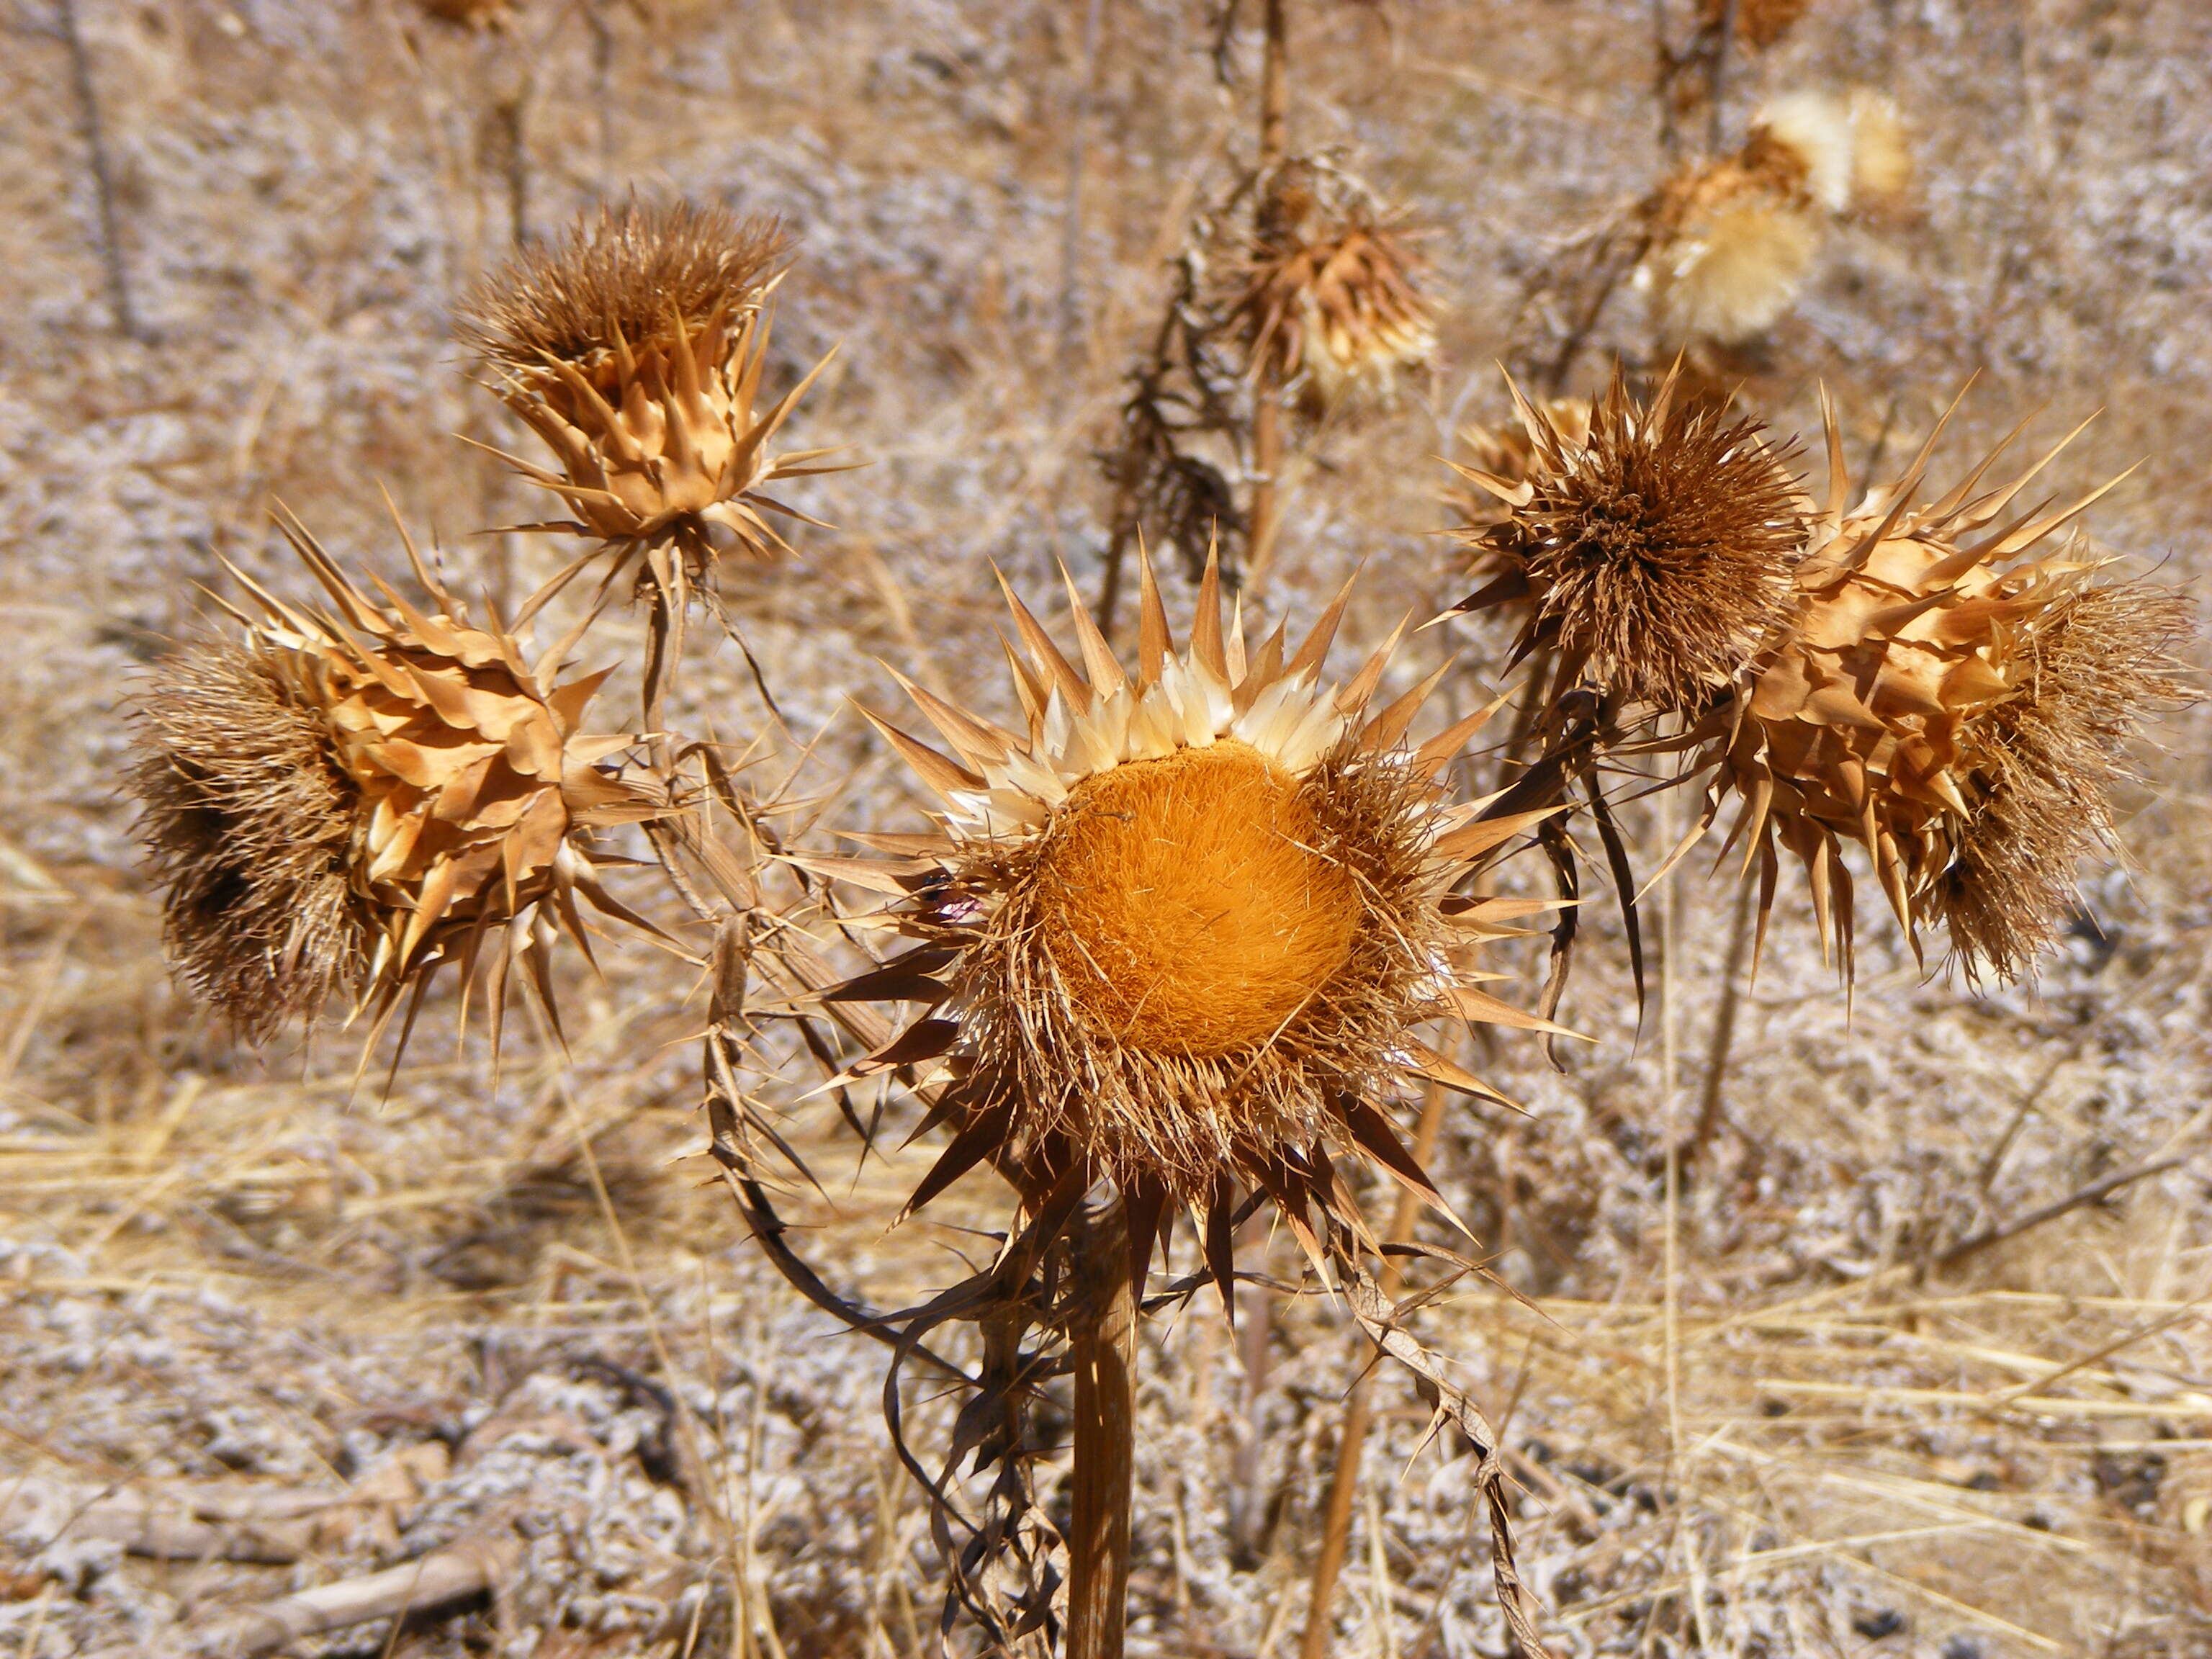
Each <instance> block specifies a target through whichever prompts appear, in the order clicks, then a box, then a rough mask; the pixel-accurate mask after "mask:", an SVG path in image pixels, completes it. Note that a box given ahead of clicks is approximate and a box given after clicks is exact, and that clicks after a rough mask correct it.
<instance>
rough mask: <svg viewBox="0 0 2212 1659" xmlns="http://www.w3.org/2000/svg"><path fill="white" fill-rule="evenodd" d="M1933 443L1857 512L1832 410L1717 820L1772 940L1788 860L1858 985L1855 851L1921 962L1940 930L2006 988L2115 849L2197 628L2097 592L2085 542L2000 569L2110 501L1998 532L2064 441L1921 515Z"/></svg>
mask: <svg viewBox="0 0 2212 1659" xmlns="http://www.w3.org/2000/svg"><path fill="white" fill-rule="evenodd" d="M1962 395H1963V394H1962ZM1955 407H1956V405H1955V404H1954V408H1955ZM1945 419H1946V420H1948V414H1947V415H1946V416H1945ZM1942 429H1943V422H1937V424H1936V429H1935V431H1934V432H1932V433H1931V434H1930V435H1929V439H1928V442H1927V445H1926V446H1925V447H1923V449H1922V451H1921V453H1920V454H1919V456H1918V458H1917V459H1916V460H1915V461H1914V462H1913V463H1912V465H1911V467H1910V468H1909V469H1908V470H1907V471H1906V473H1905V477H1903V478H1902V479H1901V480H1899V482H1898V483H1896V484H1894V485H1893V486H1891V487H1889V488H1887V489H1879V490H1875V491H1872V492H1870V493H1869V496H1868V499H1867V501H1865V503H1864V504H1863V505H1862V506H1861V507H1859V509H1858V510H1857V511H1856V512H1846V511H1845V510H1844V502H1845V501H1846V499H1847V496H1848V493H1849V482H1848V480H1847V479H1846V477H1844V470H1843V462H1842V447H1841V440H1840V438H1839V436H1838V431H1837V428H1836V425H1835V419H1834V416H1833V413H1832V411H1831V412H1830V414H1829V416H1828V441H1829V464H1830V468H1831V483H1830V495H1829V502H1828V507H1827V511H1826V514H1825V516H1824V517H1823V519H1822V520H1821V521H1820V524H1819V525H1818V526H1817V527H1816V529H1815V532H1814V539H1813V544H1812V552H1811V555H1810V556H1809V557H1808V559H1807V560H1806V561H1805V562H1804V563H1803V564H1802V565H1800V566H1799V567H1798V569H1797V573H1796V586H1797V591H1798V599H1797V614H1796V619H1795V621H1794V623H1793V624H1792V626H1791V627H1790V629H1789V630H1788V632H1787V633H1786V634H1785V635H1784V636H1783V637H1781V638H1780V639H1778V641H1775V642H1774V643H1773V644H1772V645H1771V647H1769V649H1768V650H1767V651H1766V652H1765V653H1764V654H1763V656H1762V659H1761V661H1760V664H1759V669H1758V671H1757V674H1756V679H1755V682H1754V684H1753V685H1752V687H1751V689H1750V690H1749V691H1748V692H1747V694H1746V695H1744V696H1742V698H1741V701H1740V702H1739V703H1738V704H1737V705H1736V706H1735V707H1732V708H1729V709H1726V710H1723V711H1719V712H1718V713H1717V714H1716V715H1715V716H1714V717H1713V721H1712V724H1711V727H1710V730H1711V734H1712V735H1711V742H1712V743H1713V744H1714V745H1715V746H1716V749H1717V750H1718V751H1719V753H1720V755H1721V766H1720V769H1719V771H1718V773H1717V779H1716V781H1715V783H1714V785H1713V787H1712V790H1711V796H1710V799H1709V802H1708V808H1707V819H1708V821H1710V819H1711V814H1712V812H1713V811H1714V810H1716V809H1717V805H1718V804H1719V802H1720V801H1721V800H1722V799H1723V798H1724V797H1726V796H1728V795H1729V794H1735V795H1738V796H1741V798H1742V799H1743V801H1744V810H1743V814H1742V817H1741V820H1740V821H1739V823H1737V825H1736V827H1735V831H1734V832H1733V836H1732V837H1731V838H1732V839H1734V838H1735V837H1741V838H1742V840H1743V841H1744V843H1745V848H1746V854H1745V857H1746V867H1747V868H1748V866H1749V864H1750V863H1751V861H1752V860H1757V861H1758V862H1759V866H1760V882H1761V887H1760V916H1759V920H1760V928H1761V933H1762V934H1763V933H1764V930H1765V922H1766V918H1767V914H1768V912H1769V911H1770V910H1771V906H1772V903H1773V897H1774V886H1775V872H1776V864H1777V855H1776V850H1775V849H1776V847H1777V845H1778V844H1779V845H1782V846H1786V847H1788V848H1790V851H1791V852H1793V853H1795V854H1796V855H1797V856H1798V857H1799V858H1800V859H1801V860H1802V861H1803V862H1804V865H1805V866H1806V869H1807V871H1808V874H1809V876H1810V878H1811V882H1812V889H1813V902H1814V911H1815V915H1816V919H1817V922H1818V926H1819V928H1820V936H1821V940H1822V944H1823V945H1824V946H1825V947H1830V948H1835V949H1838V950H1839V951H1841V953H1842V956H1843V959H1844V963H1845V964H1846V966H1848V963H1849V961H1850V948H1851V935H1852V908H1851V885H1850V876H1849V874H1848V872H1846V871H1845V870H1844V866H1843V865H1842V863H1841V861H1840V860H1839V858H1838V849H1839V848H1840V845H1841V843H1842V842H1844V841H1846V840H1850V841H1856V842H1858V843H1859V844H1860V845H1861V846H1863V847H1864V848H1866V849H1867V851H1868V853H1869V855H1870V856H1871V859H1872V861H1873V864H1874V866H1875V873H1876V876H1877V877H1878V878H1879V879H1880V880H1881V885H1882V890H1883V891H1884V892H1885V893H1886V894H1887V896H1888V898H1889V902H1890V906H1891V908H1892V909H1893V910H1894V911H1895V913H1896V915H1897V918H1898V921H1899V923H1900V925H1901V926H1902V927H1904V928H1905V933H1906V935H1907V937H1908V939H1911V943H1912V946H1913V949H1914V951H1915V953H1916V954H1917V952H1918V951H1919V949H1920V942H1919V933H1920V930H1921V928H1922V927H1926V926H1933V925H1934V924H1935V923H1936V922H1938V921H1942V922H1943V923H1945V924H1947V925H1948V928H1949V932H1950V937H1951V945H1952V950H1953V952H1954V957H1955V958H1956V959H1957V960H1958V961H1959V962H1960V963H1961V964H1962V965H1963V966H1964V968H1965V969H1966V972H1967V973H1968V975H1970V976H1973V975H1978V974H1979V973H1980V972H1982V971H1983V970H1984V969H1986V970H1988V971H1990V972H1992V973H1994V974H1995V975H1997V976H1999V977H2001V978H2006V979H2010V978H2014V977H2016V976H2018V975H2021V974H2022V973H2023V972H2025V971H2027V969H2029V968H2030V967H2031V966H2032V964H2033V960H2034V957H2035V956H2036V954H2037V952H2038V951H2040V950H2041V949H2042V948H2043V947H2044V946H2045V945H2047V944H2048V943H2049V942H2050V940H2051V938H2052V936H2053V934H2054V933H2055V931H2056V928H2057V925H2058V924H2059V922H2060V921H2062V920H2063V916H2064V913H2065V911H2066V909H2067V908H2068V907H2069V905H2071V904H2072V903H2073V902H2075V896H2076V890H2075V871H2076V868H2077V866H2078V865H2079V863H2080V861H2081V859H2082V858H2083V857H2084V856H2086V855H2087V854H2089V853H2091V852H2092V851H2093V850H2094V849H2095V848H2098V847H2099V846H2100V845H2104V844H2106V843H2108V842H2109V840H2110V837H2111V833H2112V803H2111V793H2112V787H2113V786H2114V785H2115V784H2116V783H2118V781H2121V780H2122V779H2124V777H2126V776H2127V775H2128V774H2129V767H2128V758H2127V750H2128V747H2129V744H2130V742H2131V741H2132V740H2133V739H2134V738H2136V734H2137V733H2138V732H2139V730H2140V728H2141V726H2142V723H2143V721H2144V720H2145V719H2146V718H2147V717H2148V714H2150V713H2151V712H2152V711H2153V710H2154V708H2156V706H2157V705H2158V704H2160V702H2170V701H2172V700H2173V699H2174V698H2175V696H2176V687H2177V677H2178V675H2179V672H2180V665H2179V661H2178V659H2177V656H2176V653H2177V651H2178V650H2179V647H2180V646H2181V644H2182V643H2183V641H2185V640H2186V638H2187V637H2188V636H2189V633H2190V629H2191V623H2190V608H2189V605H2188V603H2187V601H2186V600H2185V599H2183V598H2182V597H2181V596H2179V595H2178V594H2173V593H2168V592H2161V591H2160V590H2158V589H2155V588H2153V587H2151V586H2148V585H2147V584H2144V583H2142V582H2140V581H2134V580H2110V579H2102V578H2100V572H2102V571H2104V570H2106V568H2108V567H2109V565H2110V564H2111V562H2112V561H2110V560H2109V559H2104V558H2099V557H2097V556H2093V555H2092V554H2091V553H2089V552H2088V551H2087V549H2086V547H2085V546H2084V544H2082V542H2081V538H2079V536H2078V535H2077V536H2076V537H2075V538H2073V539H2072V540H2070V541H2069V542H2068V543H2067V544H2064V545H2063V546H2061V547H2060V548H2059V549H2058V550H2056V551H2054V552H2050V553H2047V554H2045V556H2041V557H2036V558H2030V559H2027V560H2025V561H2023V562H2017V563H2010V564H2009V565H2008V563H2007V562H2008V561H2012V560H2015V559H2017V558H2018V557H2019V556H2021V555H2023V554H2027V553H2028V552H2029V551H2030V550H2032V549H2034V548H2036V547H2038V546H2039V545H2041V544H2044V543H2045V542H2046V541H2047V540H2048V539H2049V538H2051V536H2052V535H2053V534H2054V533H2055V532H2058V531H2059V530H2060V529H2061V528H2063V526H2066V525H2067V524H2068V523H2069V521H2070V520H2072V519H2073V518H2074V517H2075V514H2077V513H2081V511H2082V510H2083V509H2084V508H2086V507H2088V506H2089V504H2090V503H2091V502H2093V501H2095V500H2097V498H2098V497H2099V496H2100V495H2103V494H2104V493H2105V491H2106V490H2107V489H2111V488H2112V483H2118V479H2114V480H2113V481H2112V483H2107V484H2106V485H2104V486H2102V487H2101V488H2100V489H2095V490H2093V491H2091V492H2090V493H2089V494H2088V495H2086V496H2084V497H2083V498H2081V500H2079V501H2075V502H2073V503H2072V504H2071V505H2070V506H2067V507H2062V508H2060V509H2059V510H2057V511H2056V512H2051V513H2041V512H2039V511H2037V510H2033V509H2031V510H2029V511H2028V512H2026V513H2021V515H2019V516H2018V517H2016V518H2014V519H2012V520H2009V521H2007V522H2002V523H2000V522H1999V520H2002V519H2003V517H2004V515H2005V513H2007V512H2008V509H2009V508H2010V507H2011V505H2012V503H2013V501H2014V500H2015V498H2016V497H2017V496H2018V495H2020V494H2021V491H2022V490H2023V489H2026V488H2027V485H2028V483H2030V481H2031V480H2033V478H2034V477H2036V476H2037V475H2038V474H2039V472H2041V471H2042V470H2043V469H2044V467H2045V466H2046V465H2049V464H2050V462H2051V459H2052V458H2053V457H2054V456H2056V455H2057V453H2059V451H2060V450H2062V449H2063V448H2064V447H2065V445H2066V442H2068V441H2071V439H2072V437H2073V434H2071V433H2069V434H2068V435H2067V438H2066V439H2065V440H2063V441H2061V442H2060V443H2059V444H2058V445H2057V446H2056V447H2053V448H2052V449H2051V451H2050V452H2049V453H2047V454H2045V456H2044V457H2043V458H2042V459H2040V460H2039V461H2038V462H2037V463H2036V464H2035V465H2033V466H2031V467H2029V468H2028V469H2027V471H2024V472H2022V473H2021V475H2020V476H2019V477H2016V478H2015V479H2014V480H2013V481H2012V482H2011V483H2008V484H2005V485H2004V486H2002V488H2000V489H1992V490H1990V491H1988V492H1987V493H1985V494H1982V495H1976V494H1975V491H1976V490H1977V489H1978V487H1979V485H1980V483H1981V481H1982V479H1983V477H1984V476H1985V475H1986V474H1987V472H1988V471H1989V470H1990V466H1991V465H1993V464H1994V463H1995V462H1996V459H1997V456H1998V455H1999V454H2001V453H2002V451H2003V448H2004V447H2005V446H2004V445H2002V444H2001V445H1999V446H1998V447H1997V449H1996V450H1995V451H1993V452H1991V453H1990V454H1989V455H1988V456H1986V457H1985V458H1984V459H1983V460H1982V461H1981V463H1980V464H1979V465H1977V466H1976V467H1975V468H1974V469H1973V470H1972V472H1970V473H1969V474H1968V475H1967V477H1966V478H1965V480H1964V481H1962V482H1961V483H1960V484H1958V485H1957V486H1956V487H1955V488H1954V489H1952V490H1950V491H1949V492H1948V494H1947V495H1944V496H1943V497H1942V499H1941V500H1939V501H1933V502H1929V503H1927V504H1925V505H1915V503H1914V500H1913V498H1914V495H1915V494H1916V492H1917V490H1918V489H1919V487H1920V483H1921V480H1922V477H1923V476H1924V474H1925V472H1926V469H1927V465H1928V459H1929V453H1931V451H1932V449H1933V447H1934V445H1935V443H1936V438H1937V437H1938V436H1940V435H1941V434H1942ZM2079 430H2080V428H2075V431H2077V432H2078V431H2079ZM2015 435H2016V434H2015ZM2009 441H2010V440H2009V439H2008V440H2007V442H2009Z"/></svg>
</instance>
